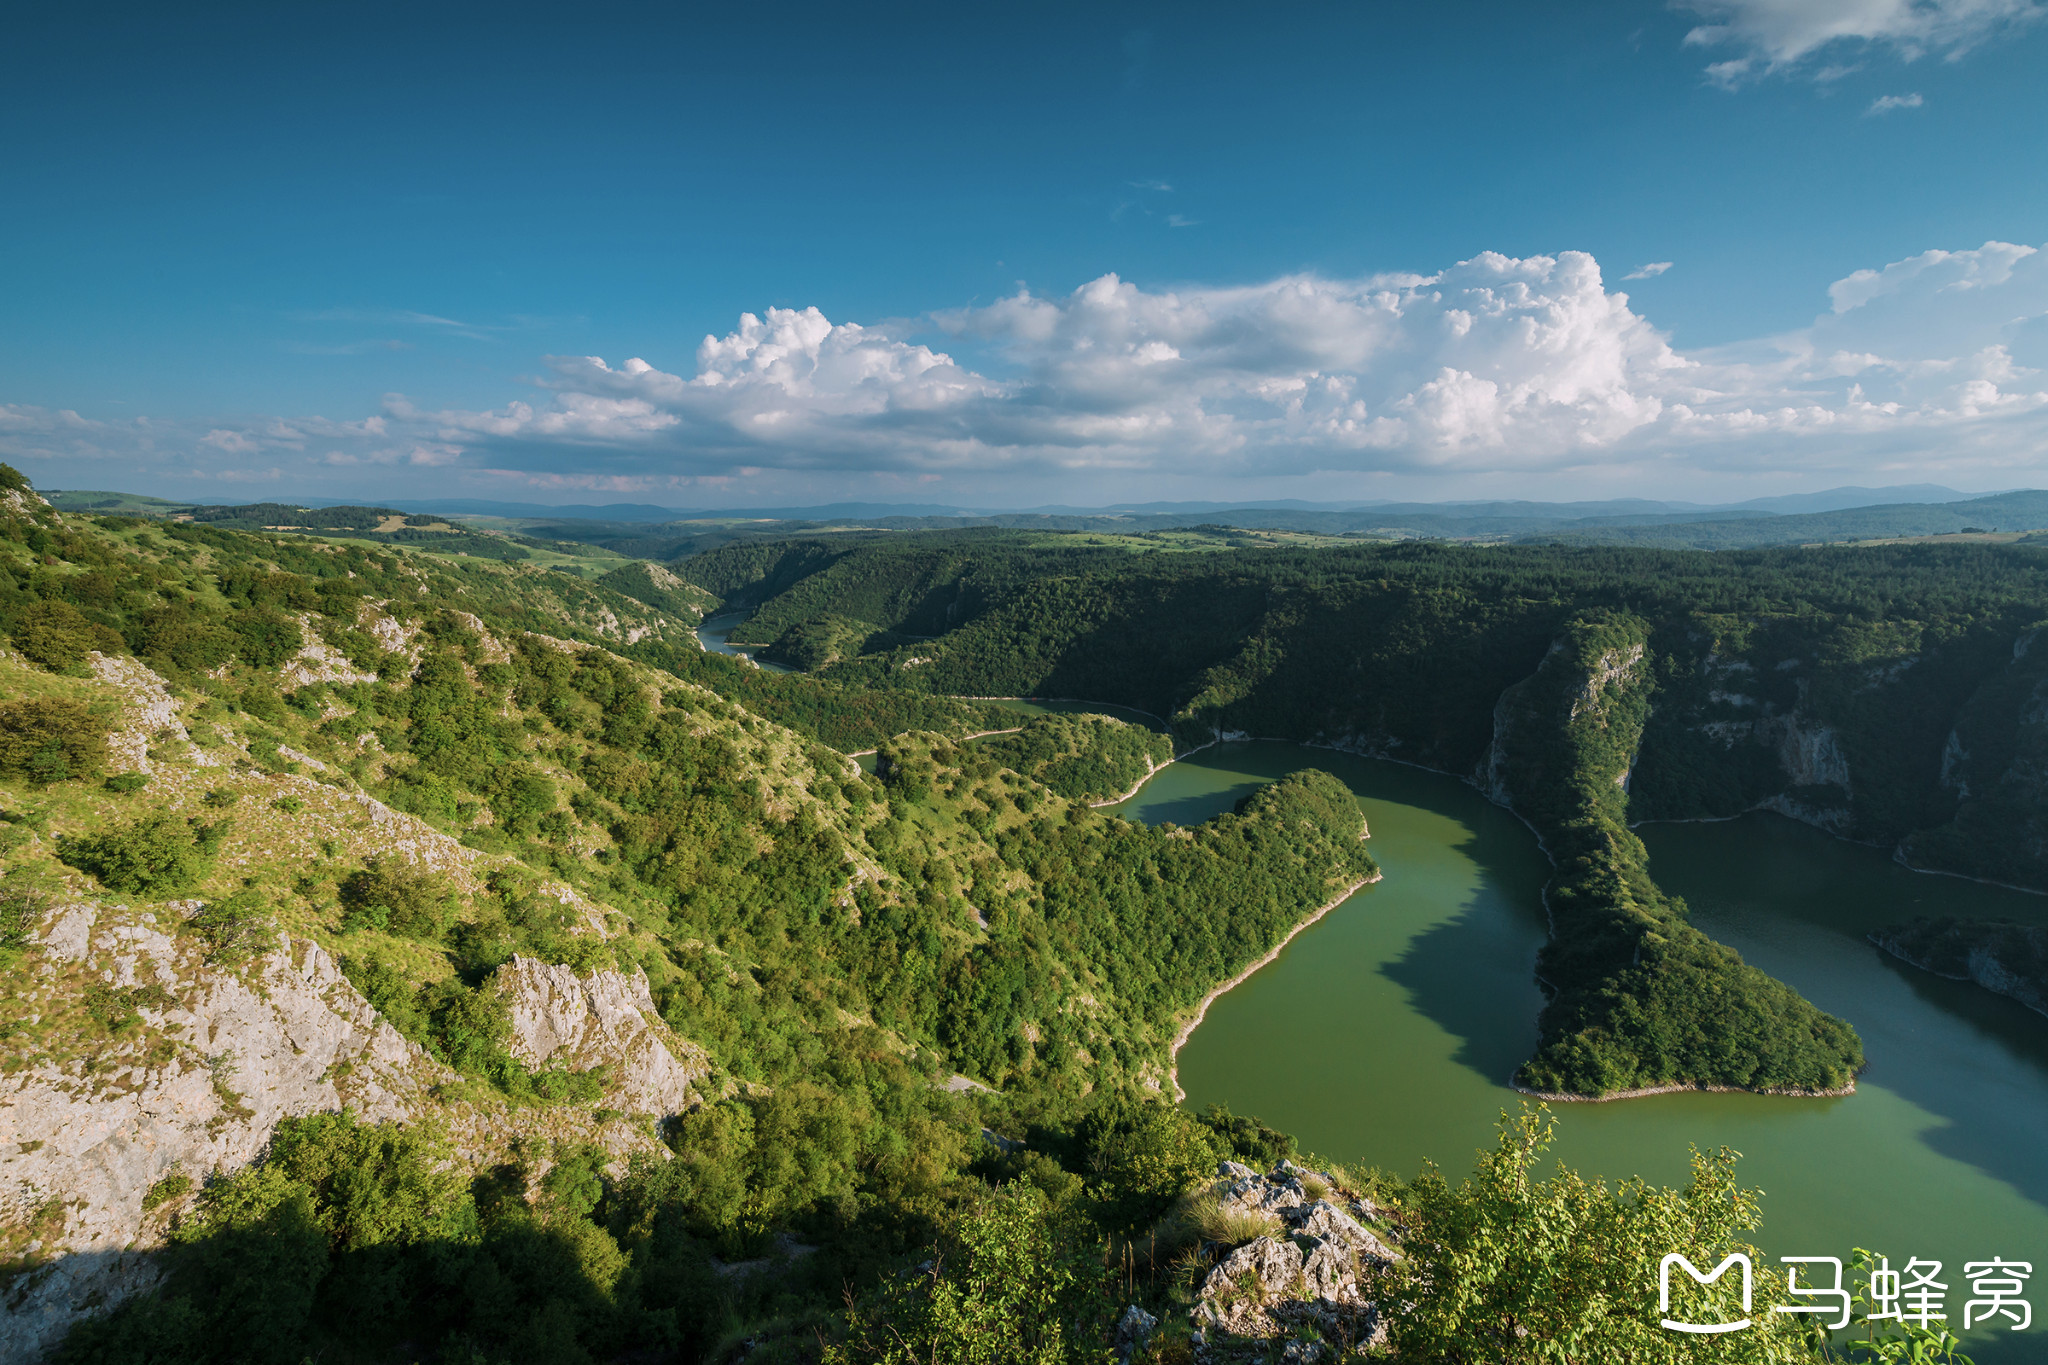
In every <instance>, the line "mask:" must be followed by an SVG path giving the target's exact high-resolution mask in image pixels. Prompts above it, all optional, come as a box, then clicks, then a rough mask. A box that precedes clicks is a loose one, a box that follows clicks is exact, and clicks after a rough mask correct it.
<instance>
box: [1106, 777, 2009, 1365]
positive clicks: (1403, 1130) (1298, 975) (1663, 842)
mask: <svg viewBox="0 0 2048 1365" xmlns="http://www.w3.org/2000/svg"><path fill="white" fill-rule="evenodd" d="M1300 767H1319V768H1323V769H1326V770H1328V771H1330V772H1333V773H1335V774H1336V775H1337V776H1339V777H1341V778H1343V779H1344V780H1345V781H1346V782H1347V783H1349V784H1350V786H1351V788H1352V790H1353V791H1354V792H1356V793H1357V795H1358V798H1359V803H1360V805H1361V807H1362V808H1363V809H1364V811H1365V815H1366V819H1367V822H1368V825H1369V827H1370V829H1371V831H1372V842H1371V845H1370V847H1371V848H1372V851H1373V854H1374V856H1375V857H1376V858H1377V859H1378V860H1379V861H1380V864H1381V866H1382V868H1383V870H1384V872H1385V877H1384V880H1382V881H1381V882H1380V883H1379V884H1377V885H1375V886H1371V887H1367V888H1366V889H1364V890H1363V891H1361V892H1359V893H1358V894H1357V895H1355V896H1353V897H1352V898H1351V899H1350V900H1348V901H1347V902H1345V904H1343V905H1342V906H1340V907H1338V908H1337V909H1336V910H1334V911H1332V912H1331V913H1330V914H1329V915H1328V916H1326V917H1325V918H1324V919H1323V920H1322V921H1321V922H1320V923H1318V924H1316V925H1314V926H1312V927H1311V928H1309V929H1307V930H1305V931H1304V932H1303V933H1302V934H1301V935H1300V936H1299V937H1297V938H1296V939H1295V940H1294V942H1293V943H1292V944H1290V945H1289V946H1288V947H1287V949H1286V950H1285V951H1284V952H1283V953H1282V954H1281V955H1280V957H1279V958H1278V959H1277V960H1276V961H1274V962H1273V963H1272V964H1271V965H1270V966H1268V967H1266V968H1264V969H1263V970H1261V971H1260V972H1258V973H1257V974H1256V975H1254V976H1253V977H1252V978H1251V979H1250V980H1249V981H1247V982H1245V983H1244V984H1243V985H1242V986H1240V987H1238V988H1237V989H1236V990H1233V991H1231V992H1229V993H1228V994H1226V995H1224V996H1223V997H1221V998H1220V999H1218V1000H1217V1001H1216V1003H1215V1004H1214V1005H1212V1006H1211V1007H1210V1010H1209V1013H1208V1017H1207V1019H1206V1020H1205V1021H1204V1022H1203V1024H1202V1025H1201V1027H1199V1028H1198V1029H1196V1030H1195V1032H1194V1034H1193V1036H1192V1037H1191V1038H1190V1039H1189V1041H1188V1044H1187V1046H1186V1047H1185V1048H1184V1049H1183V1050H1182V1052H1181V1054H1180V1080H1181V1084H1182V1086H1183V1087H1184V1088H1185V1089H1186V1091H1187V1093H1188V1103H1189V1104H1191V1105H1195V1106H1200V1105H1202V1104H1206V1103H1208V1102H1210V1101H1212V1100H1220V1101H1223V1102H1225V1103H1227V1104H1229V1105H1230V1106H1231V1108H1233V1109H1234V1110H1236V1111H1237V1112H1239V1113H1249V1114H1256V1115H1258V1116H1259V1117H1260V1118H1262V1119H1264V1120H1265V1121H1266V1122H1268V1123H1271V1124H1273V1125H1275V1126H1277V1127H1280V1128H1283V1129H1286V1130H1288V1131H1290V1132H1292V1133H1294V1134H1295V1135H1296V1136H1297V1137H1298V1138H1299V1139H1300V1140H1301V1141H1302V1143H1303V1144H1304V1145H1305V1146H1307V1147H1308V1148H1310V1149H1311V1150H1313V1151H1315V1152H1318V1153H1320V1154H1322V1155H1324V1156H1327V1157H1330V1158H1332V1159H1336V1160H1343V1161H1356V1162H1364V1163H1369V1164H1373V1165H1379V1166H1383V1167H1386V1168H1387V1169H1389V1170H1392V1171H1394V1172H1397V1173H1399V1174H1402V1175H1413V1174H1414V1173H1415V1172H1416V1171H1418V1170H1420V1169H1421V1167H1422V1164H1423V1163H1424V1162H1425V1161H1429V1160H1434V1161H1436V1162H1437V1163H1438V1164H1440V1165H1441V1166H1443V1167H1444V1168H1445V1170H1446V1171H1447V1172H1449V1173H1451V1174H1452V1175H1454V1176H1455V1175H1457V1174H1461V1173H1462V1172H1464V1171H1465V1170H1467V1169H1469V1167H1470V1163H1471V1158H1472V1154H1473V1152H1474V1151H1475V1150H1476V1149H1477V1148H1479V1147H1481V1146H1484V1145H1488V1144H1489V1143H1490V1140H1491V1136H1492V1132H1493V1125H1494V1123H1495V1122H1496V1121H1497V1119H1498V1117H1499V1114H1500V1111H1501V1110H1503V1109H1510V1110H1511V1109H1514V1108H1515V1107H1516V1106H1517V1105H1519V1104H1520V1103H1521V1097H1520V1096H1519V1095H1517V1094H1516V1093H1515V1092H1514V1091H1513V1090H1511V1089H1510V1088H1509V1087H1508V1085H1507V1084H1506V1082H1507V1079H1508V1077H1509V1075H1510V1074H1512V1072H1513V1070H1514V1068H1515V1066H1516V1064H1517V1063H1519V1062H1520V1061H1521V1060H1522V1059H1523V1058H1524V1057H1526V1056H1527V1055H1528V1053H1529V1051H1530V1049H1531V1048H1532V1046H1533V1045H1534V1043H1535V1039H1536V1029H1535V1019H1536V1014H1537V1011H1538V1010H1539V1009H1540V1008H1541V1006H1542V997H1541V995H1540V993H1539V992H1538V990H1537V987H1536V986H1535V984H1534V981H1533V979H1532V976H1531V968H1532V965H1533V962H1534V958H1535V954H1536V950H1537V949H1538V948H1539V947H1540V946H1541V944H1542V942H1543V938H1544V933H1545V926H1544V917H1543V911H1542V906H1541V901H1540V897H1539V891H1540V888H1541V886H1542V884H1543V882H1544V880H1545V878H1546V876H1547V875H1548V864H1547V863H1546V861H1545V859H1544V858H1543V855H1542V853H1541V852H1540V850H1539V849H1538V848H1537V846H1536V841H1535V837H1534V836H1533V835H1532V834H1531V833H1530V831H1529V830H1528V828H1527V827H1526V826H1524V825H1523V824H1522V823H1521V822H1520V821H1519V820H1517V819H1516V818H1515V817H1514V816H1512V815H1510V814H1509V813H1507V812H1506V811H1503V810H1501V809H1499V808H1498V807H1495V806H1493V805H1492V804H1490V803H1489V802H1487V801H1486V800H1484V799H1483V798H1482V797H1480V796H1479V795H1478V793H1477V792H1475V791H1473V790H1472V789H1471V788H1470V787H1467V786H1466V785H1464V784H1463V783H1460V782H1458V781H1456V780H1454V779H1451V778H1448V777H1444V776H1441V775H1438V774H1433V773H1427V772H1422V771H1420V770H1417V769H1413V768H1406V767H1402V766H1399V765H1396V764H1392V763H1385V762H1378V761H1374V760H1367V759H1358V758H1352V757H1350V756H1348V755H1342V754H1335V753H1330V752H1326V751H1319V750H1312V749H1304V748H1300V747H1297V746H1293V745H1285V744H1257V743H1254V744H1231V745H1223V746H1219V747H1217V748H1214V749H1210V750H1206V751H1203V752H1201V753H1198V754H1196V755H1194V756H1193V757H1192V758H1189V759H1185V760H1183V761H1182V762H1180V763H1177V764H1175V765H1173V766H1172V767H1170V768H1167V769H1164V770H1163V771H1162V772H1161V773H1160V774H1159V775H1158V776H1157V777H1155V778H1154V779H1153V780H1152V781H1151V782H1150V783H1148V784H1147V785H1146V787H1145V789H1144V790H1143V791H1141V792H1140V793H1139V794H1138V795H1137V796H1136V797H1133V798H1132V799H1131V800H1130V801H1128V802H1126V803H1124V804H1123V805H1122V806H1120V807H1114V808H1112V809H1113V810H1115V811H1116V812H1117V813H1119V814H1123V815H1125V816H1127V817H1129V818H1132V819H1139V820H1144V821H1147V822H1158V821H1162V820H1173V821H1175V822H1178V823H1190V822H1193V821H1198V820H1202V819H1205V818H1207V817H1208V816H1209V815H1212V814H1214V813H1215V812H1217V811H1219V810H1224V809H1228V808H1229V806H1230V805H1231V804H1232V803H1233V802H1234V801H1236V800H1237V798H1238V797H1240V796H1242V795H1244V794H1245V793H1246V792H1248V791H1251V790H1253V789H1254V788H1255V787H1256V786H1257V785H1258V784H1260V783H1262V782H1266V781H1270V780H1272V779H1273V778H1276V777H1279V776H1282V775H1284V774H1285V773H1287V772H1289V771H1292V770H1293V769H1295V768H1300ZM1640 832H1641V834H1642V835H1643V838H1644V841H1645V842H1646V843H1647V844H1648V846H1649V848H1650V853H1651V859H1652V866H1653V868H1654V870H1655V872H1656V875H1657V877H1658V879H1659V881H1660V882H1661V884H1662V885H1664V886H1665V887H1666V888H1667V889H1669V890H1672V891H1675V892H1677V893H1678V894H1680V895H1682V896H1684V897H1686V898H1687V900H1688V902H1689V903H1690V904H1691V906H1692V912H1693V920H1694V922H1695V923H1696V924H1698V925H1699V927H1700V928H1701V929H1703V930H1704V931H1706V932H1707V933H1709V934H1711V935H1713V936H1714V937H1715V938H1717V939H1719V940H1721V941H1722V942H1724V943H1727V944H1730V945H1731V946H1733V947H1735V948H1736V949H1737V950H1738V951H1740V952H1741V953H1742V954H1743V956H1744V957H1745V958H1746V959H1747V960H1749V961H1751V962H1754V963H1755V964H1756V965H1758V966H1759V967H1762V968H1763V969H1764V970H1766V971H1769V972H1771V973H1772V974H1773V975H1776V976H1778V977H1780V978H1781V979H1783V980H1785V981H1788V982H1790V983H1791V984H1792V985H1793V986H1795V987H1797V988H1798V989H1799V990H1800V991H1802V992H1803V993H1805V994H1806V996H1807V997H1808V998H1809V999H1811V1000H1812V1001H1814V1002H1815V1003H1816V1004H1818V1005H1819V1006H1821V1007H1822V1008H1823V1009H1827V1010H1829V1011H1831V1012H1833V1013H1836V1014H1839V1015H1841V1016H1842V1017H1844V1018H1846V1019H1848V1020H1849V1021H1850V1022H1851V1023H1852V1024H1854V1025H1855V1026H1856V1028H1857V1030H1858V1032H1859V1033H1861V1035H1862V1037H1863V1041H1864V1047H1865V1050H1866V1053H1867V1054H1868V1057H1869V1067H1868V1069H1867V1070H1866V1072H1865V1073H1864V1075H1863V1077H1862V1078H1861V1079H1860V1081H1859V1084H1858V1089H1857V1092H1856V1093H1855V1094H1854V1095H1850V1096H1845V1097H1841V1098H1837V1099H1819V1100H1812V1099H1792V1098H1785V1097H1778V1096H1761V1095H1744V1094H1731V1095H1709V1094H1677V1095H1660V1096H1652V1097H1648V1098H1644V1099H1637V1100H1625V1101H1618V1102H1613V1103H1607V1104H1565V1105H1556V1106H1553V1108H1554V1110H1555V1112H1556V1113H1557V1115H1558V1118H1559V1125H1560V1126H1559V1142H1558V1147H1557V1153H1558V1155H1559V1157H1560V1158H1561V1159H1562V1160H1564V1161H1566V1162H1569V1163H1570V1164H1571V1165H1573V1166H1575V1167H1577V1168H1578V1169H1580V1170H1582V1171H1586V1172H1589V1173H1596V1174H1600V1175H1604V1176H1607V1177H1609V1178H1614V1179H1619V1178H1624V1177H1628V1176H1632V1175H1641V1176H1644V1177H1647V1178H1649V1179H1651V1180H1654V1181H1658V1182H1660V1183H1666V1184H1678V1183H1681V1182H1682V1181H1683V1180H1684V1178H1685V1176H1686V1170H1687V1166H1686V1161H1687V1148H1688V1144H1691V1143H1697V1144H1698V1145H1700V1146H1701V1147H1704V1148H1712V1147H1716V1146H1720V1145H1722V1144H1726V1145H1728V1146H1731V1147H1734V1148H1736V1149H1737V1150H1738V1151H1740V1152H1742V1153H1743V1159H1742V1162H1741V1165H1740V1167H1739V1170H1740V1173H1741V1178H1742V1180H1743V1183H1744V1184H1747V1185H1752V1186H1756V1187H1760V1188H1762V1189H1763V1190H1764V1191H1765V1199H1764V1211H1765V1215H1764V1216H1765V1223H1764V1228H1763V1231H1762V1233H1761V1234H1760V1235H1759V1237H1758V1240H1759V1242H1760V1243H1761V1244H1762V1245H1763V1246H1764V1248H1765V1249H1766V1250H1767V1251H1770V1252H1772V1253H1773V1254H1778V1255H1834V1256H1840V1257H1842V1258H1844V1260H1846V1259H1847V1258H1848V1255H1849V1253H1850V1250H1851V1248H1852V1247H1855V1246H1864V1247H1871V1248H1874V1249H1877V1250H1879V1251H1881V1252H1884V1253H1886V1254H1888V1255H1890V1256H1891V1257H1892V1259H1893V1264H1894V1265H1898V1264H1901V1263H1902V1262H1903V1261H1904V1260H1905V1259H1906V1258H1908V1257H1911V1256H1921V1257H1927V1258H1930V1259H1939V1260H1941V1261H1943V1262H1944V1263H1945V1264H1946V1266H1947V1270H1948V1272H1949V1273H1947V1274H1945V1275H1944V1277H1943V1278H1944V1279H1945V1280H1946V1281H1947V1282H1948V1283H1949V1284H1950V1285H1952V1286H1954V1287H1955V1291H1956V1292H1953V1293H1952V1294H1951V1296H1950V1306H1951V1308H1952V1310H1954V1311H1955V1312H1956V1313H1957V1315H1958V1316H1957V1319H1956V1326H1957V1327H1960V1325H1961V1320H1960V1312H1961V1307H1962V1303H1963V1300H1964V1298H1966V1297H1967V1294H1965V1293H1963V1292H1962V1291H1963V1290H1965V1289H1966V1288H1967V1282H1966V1281H1965V1280H1964V1279H1963V1278H1962V1275H1961V1273H1960V1272H1961V1269H1962V1264H1963V1262H1965V1261H1973V1260H1983V1259H1988V1258H1990V1257H1992V1256H2002V1257H2005V1258H2007V1259H2019V1260H2028V1261H2032V1262H2033V1263H2035V1264H2036V1265H2038V1266H2042V1267H2043V1276H2044V1279H2048V1142H2044V1136H2048V1018H2044V1017H2043V1016H2041V1015H2038V1014H2035V1013H2034V1012H2032V1011H2031V1010H2028V1009H2026V1008H2025V1007H2023V1006H2021V1005H2019V1004H2017V1003H2015V1002H2013V1001H2010V1000H2006V999H2003V998H2001V997H1998V996H1994V995H1992V994H1991V993H1989V992H1987V991H1984V990H1981V989H1980V988H1977V987H1975V986H1971V985H1968V984H1966V983H1962V982H1951V981H1944V980H1942V979H1940V978H1938V977H1934V976H1931V975H1929V974H1927V973H1925V972H1921V971H1918V970H1916V969H1914V968H1911V967H1908V966H1906V965H1905V964H1903V963H1900V962H1897V961H1896V960H1894V959H1891V958H1889V957H1887V956H1886V955H1884V954H1882V953H1880V952H1879V951H1878V950H1877V949H1876V948H1874V947H1872V946H1871V945H1870V944H1869V943H1867V942H1866V941H1865V940H1864V937H1863V935H1864V934H1865V933H1867V932H1868V931H1869V930H1870V929H1872V928H1875V927H1877V926H1879V925H1883V924H1886V923H1890V922H1893V921H1895V920H1898V919H1902V918H1906V917H1909V916H1913V915H1921V914H1958V915H1973V916H1988V917H2002V918H2011V919H2021V920H2028V921H2031V922H2037V923H2048V898H2042V897H2037V896H2030V895H2026V894H2024V893H2020V892H2014V891H2007V890H2003V889H2001V888H1996V887H1989V886H1983V885H1979V884H1976V883H1972V882H1966V881H1962V880H1958V879H1955V878H1946V877H1933V876H1927V875H1923V874H1919V873H1914V872H1911V871H1908V870H1907V869H1905V868H1902V867H1900V866H1898V865H1897V864H1895V863H1893V862H1892V861H1890V859H1889V858H1888V857H1886V856H1885V854H1883V853H1881V852H1879V851H1877V850H1874V849H1869V848H1864V847H1860V846H1858V845H1853V844H1848V843H1844V842H1842V841H1840V840H1836V839H1832V838H1830V837H1828V836H1826V835H1824V834H1822V833H1820V832H1819V831H1817V830H1813V829H1810V828H1807V827H1805V826H1802V825H1798V824H1795V823H1794V822H1792V821H1789V820H1784V819H1781V818H1778V817H1774V816H1762V815H1759V816H1750V817H1745V818H1743V819H1741V820H1734V821H1728V822H1724V823H1715V824H1690V825H1666V826H1651V827H1646V828H1645V829H1643V830H1642V831H1640ZM2044 1308H2048V1300H2044ZM1971 1346H1972V1349H1973V1351H1975V1352H1976V1354H1977V1356H1978V1359H1979V1361H1980V1365H2007V1363H2008V1362H2021V1361H2033V1360H2048V1327H2044V1328H2043V1329H2042V1330H2038V1331H2032V1332H2027V1333H2023V1334H2013V1333H1997V1334H1994V1335H1993V1336H1991V1337H1988V1338H1984V1339H1982V1340H1981V1341H1980V1340H1976V1339H1973V1341H1972V1343H1971Z"/></svg>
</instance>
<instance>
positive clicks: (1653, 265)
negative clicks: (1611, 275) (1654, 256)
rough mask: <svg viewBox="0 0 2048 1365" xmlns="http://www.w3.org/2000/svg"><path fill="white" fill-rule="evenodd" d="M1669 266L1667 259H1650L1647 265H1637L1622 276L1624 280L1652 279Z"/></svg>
mask: <svg viewBox="0 0 2048 1365" xmlns="http://www.w3.org/2000/svg"><path fill="white" fill-rule="evenodd" d="M1670 268H1671V262H1669V261H1651V262H1650V263H1649V264H1648V265H1639V266H1637V267H1636V268H1635V269H1634V270H1631V271H1629V272H1628V274H1626V275H1623V276H1622V278H1623V279H1625V280H1654V279H1656V278H1657V277H1658V276H1659V275H1661V274H1663V273H1664V272H1665V271H1667V270H1669V269H1670Z"/></svg>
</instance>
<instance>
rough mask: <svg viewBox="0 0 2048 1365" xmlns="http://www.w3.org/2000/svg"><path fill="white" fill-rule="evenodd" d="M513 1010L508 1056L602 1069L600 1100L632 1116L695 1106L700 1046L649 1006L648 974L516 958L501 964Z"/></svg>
mask: <svg viewBox="0 0 2048 1365" xmlns="http://www.w3.org/2000/svg"><path fill="white" fill-rule="evenodd" d="M496 980H497V984H498V989H499V990H500V991H502V992H504V994H505V996H506V999H507V1004H508V1006H509V1007H510V1010H511V1015H512V1042H511V1052H512V1055H513V1056H515V1057H517V1058H518V1059H519V1060H520V1061H522V1062H524V1063H526V1065H528V1066H530V1067H535V1068H540V1067H552V1066H560V1067H566V1068H568V1069H569V1070H572V1071H582V1070H587V1069H588V1068H590V1067H594V1066H602V1067H604V1068H605V1069H606V1071H607V1073H608V1081H607V1085H606V1088H605V1102H606V1103H607V1104H608V1105H609V1106H611V1107H612V1108H615V1109H622V1110H625V1111H626V1112H628V1113H635V1114H658V1115H662V1116H667V1115H670V1114H680V1113H682V1112H684V1111H685V1110H687V1109H689V1108H691V1107H693V1106H694V1105H695V1104H696V1103H697V1101H698V1096H697V1092H696V1090H695V1088H694V1087H695V1086H696V1084H697V1082H699V1081H702V1080H703V1079H704V1077H705V1075H706V1074H707V1073H708V1072H709V1070H710V1064H709V1060H708V1059H707V1058H706V1057H705V1055H704V1052H703V1050H702V1049H701V1048H698V1047H696V1046H694V1045H693V1044H691V1043H688V1042H685V1041H684V1040H683V1039H682V1038H679V1037H678V1036H676V1034H675V1033H674V1032H673V1031H671V1030H670V1029H669V1027H668V1025H667V1024H666V1023H664V1022H662V1019H661V1015H660V1013H659V1011H657V1010H656V1009H655V1007H654V997H653V996H652V995H650V994H649V993H648V989H647V974H646V973H645V972H642V971H639V970H637V969H636V970H635V971H634V973H633V975H632V976H630V977H629V976H626V975H625V974H624V973H622V972H615V971H598V972H592V973H590V974H589V975H588V976H584V977H578V976H577V975H576V972H575V969H574V968H571V967H569V966H567V965H564V964H556V965H554V966H549V965H548V964H546V963H544V962H539V961H537V960H535V959H533V958H530V957H515V958H513V959H512V961H510V962H509V963H507V964H506V965H505V966H503V967H500V968H499V969H498V974H497V978H496Z"/></svg>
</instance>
